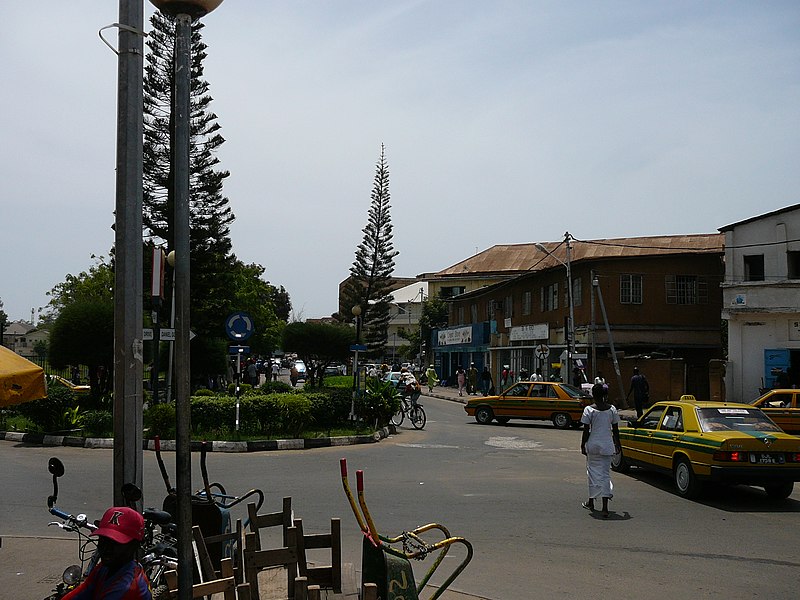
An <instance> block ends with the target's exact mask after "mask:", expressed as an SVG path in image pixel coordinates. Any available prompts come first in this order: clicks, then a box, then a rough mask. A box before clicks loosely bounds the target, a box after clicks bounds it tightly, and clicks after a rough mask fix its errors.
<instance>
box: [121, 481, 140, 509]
mask: <svg viewBox="0 0 800 600" xmlns="http://www.w3.org/2000/svg"><path fill="white" fill-rule="evenodd" d="M122 497H123V498H125V501H126V502H127V503H128V504H133V503H134V502H138V501H139V500H141V499H142V490H140V489H139V488H138V487H137V486H136V485H134V484H133V483H126V484H123V486H122Z"/></svg>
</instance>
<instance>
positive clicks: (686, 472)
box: [673, 458, 700, 498]
mask: <svg viewBox="0 0 800 600" xmlns="http://www.w3.org/2000/svg"><path fill="white" fill-rule="evenodd" d="M673 475H674V478H675V488H676V489H677V490H678V494H680V495H681V496H683V497H684V498H696V497H697V495H698V494H699V493H700V482H699V481H697V477H696V476H695V474H694V471H692V465H690V464H689V461H688V460H686V459H685V458H679V459H678V460H677V461H676V462H675V466H674V467H673Z"/></svg>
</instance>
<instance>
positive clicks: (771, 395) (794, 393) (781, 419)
mask: <svg viewBox="0 0 800 600" xmlns="http://www.w3.org/2000/svg"><path fill="white" fill-rule="evenodd" d="M750 404H752V405H753V406H757V407H758V408H760V409H761V410H762V411H764V414H766V415H767V416H768V417H769V418H770V419H772V420H773V421H775V424H776V425H777V426H778V427H780V428H781V429H783V430H784V431H785V432H786V433H794V434H798V433H800V390H790V389H786V390H770V391H768V392H767V393H766V394H764V395H763V396H759V397H758V398H756V399H755V400H753V401H752V402H751V403H750Z"/></svg>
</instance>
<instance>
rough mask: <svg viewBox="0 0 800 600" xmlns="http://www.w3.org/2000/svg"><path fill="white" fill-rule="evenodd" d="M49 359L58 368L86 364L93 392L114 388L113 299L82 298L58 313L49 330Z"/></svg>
mask: <svg viewBox="0 0 800 600" xmlns="http://www.w3.org/2000/svg"><path fill="white" fill-rule="evenodd" d="M49 358H50V363H51V364H52V365H53V366H54V367H55V368H57V369H63V368H66V367H67V366H68V365H75V364H81V365H87V366H88V367H89V385H91V386H92V395H93V396H94V397H95V398H99V397H100V396H102V395H103V394H105V393H107V392H110V391H111V385H112V383H111V382H112V381H113V380H112V368H113V366H114V302H113V300H111V301H109V300H108V299H107V298H91V299H87V298H80V299H77V300H75V301H73V302H70V303H69V304H68V305H66V306H64V308H63V309H62V310H61V312H60V313H59V315H58V317H56V319H55V322H54V323H53V328H52V330H51V332H50V348H49Z"/></svg>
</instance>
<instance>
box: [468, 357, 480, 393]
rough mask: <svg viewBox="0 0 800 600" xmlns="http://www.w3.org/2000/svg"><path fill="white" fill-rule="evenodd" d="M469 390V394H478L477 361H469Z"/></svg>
mask: <svg viewBox="0 0 800 600" xmlns="http://www.w3.org/2000/svg"><path fill="white" fill-rule="evenodd" d="M467 382H468V384H469V385H468V387H467V391H468V392H469V395H470V396H472V395H477V393H478V369H477V368H475V363H469V371H467Z"/></svg>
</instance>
